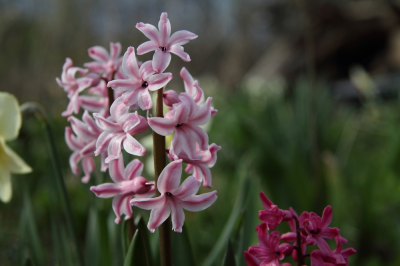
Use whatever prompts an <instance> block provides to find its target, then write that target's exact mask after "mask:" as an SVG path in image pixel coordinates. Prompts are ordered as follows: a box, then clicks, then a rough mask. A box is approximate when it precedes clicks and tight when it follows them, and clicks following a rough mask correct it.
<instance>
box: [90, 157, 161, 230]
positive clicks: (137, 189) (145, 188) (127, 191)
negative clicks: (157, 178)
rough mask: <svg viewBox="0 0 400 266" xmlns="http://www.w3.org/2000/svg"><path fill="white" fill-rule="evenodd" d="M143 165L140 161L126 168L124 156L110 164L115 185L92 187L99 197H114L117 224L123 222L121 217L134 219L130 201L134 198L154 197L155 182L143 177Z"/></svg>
mask: <svg viewBox="0 0 400 266" xmlns="http://www.w3.org/2000/svg"><path fill="white" fill-rule="evenodd" d="M142 171H143V163H141V162H140V161H139V160H138V159H135V160H133V161H131V162H130V163H129V164H128V165H127V166H126V168H125V167H124V159H123V157H122V154H120V155H119V157H118V159H116V160H112V161H111V162H110V163H109V173H110V177H111V179H112V180H113V181H114V183H105V184H101V185H98V186H92V187H90V190H91V191H93V192H94V193H95V194H96V196H97V197H100V198H111V197H114V199H113V202H112V207H113V210H114V213H115V215H116V216H117V218H116V219H115V223H117V224H119V223H120V222H121V215H122V214H125V220H128V219H130V218H131V217H132V207H131V205H130V204H129V201H130V200H131V199H132V197H144V198H148V197H152V196H153V195H154V192H155V189H154V182H148V181H147V179H146V178H144V177H142V176H141V174H142Z"/></svg>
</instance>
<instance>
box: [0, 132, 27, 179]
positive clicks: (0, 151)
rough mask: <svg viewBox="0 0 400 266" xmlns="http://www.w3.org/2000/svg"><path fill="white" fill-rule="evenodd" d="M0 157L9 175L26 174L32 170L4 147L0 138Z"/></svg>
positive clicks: (3, 142)
mask: <svg viewBox="0 0 400 266" xmlns="http://www.w3.org/2000/svg"><path fill="white" fill-rule="evenodd" d="M0 156H4V158H3V160H4V162H5V163H6V165H7V168H8V169H9V171H10V172H11V173H14V174H27V173H30V172H32V168H31V167H30V166H29V165H27V164H26V163H25V162H24V160H22V159H21V158H20V157H19V156H18V155H17V154H16V153H15V152H14V151H13V150H11V149H10V148H9V147H8V146H7V145H6V143H5V141H4V139H3V138H0Z"/></svg>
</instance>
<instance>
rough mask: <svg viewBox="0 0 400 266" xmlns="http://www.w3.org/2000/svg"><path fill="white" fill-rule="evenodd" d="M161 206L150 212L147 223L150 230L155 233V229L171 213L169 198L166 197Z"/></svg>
mask: <svg viewBox="0 0 400 266" xmlns="http://www.w3.org/2000/svg"><path fill="white" fill-rule="evenodd" d="M160 205H161V206H159V207H156V208H155V209H152V210H151V212H150V219H149V222H148V224H147V228H148V229H149V230H150V232H152V233H154V231H155V229H156V228H157V227H159V226H160V225H161V224H162V223H163V222H164V221H165V220H166V219H167V218H168V216H169V215H170V213H171V208H170V205H169V204H168V198H165V197H164V200H163V202H162V204H160Z"/></svg>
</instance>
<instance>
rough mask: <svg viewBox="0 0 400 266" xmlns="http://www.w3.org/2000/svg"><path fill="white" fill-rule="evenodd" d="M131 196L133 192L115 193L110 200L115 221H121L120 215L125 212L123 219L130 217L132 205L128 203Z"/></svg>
mask: <svg viewBox="0 0 400 266" xmlns="http://www.w3.org/2000/svg"><path fill="white" fill-rule="evenodd" d="M132 197H133V193H127V194H120V195H116V196H115V197H114V199H113V202H112V208H113V210H114V213H115V215H116V216H117V218H116V219H115V223H116V224H119V223H120V222H121V215H122V214H125V220H128V219H129V218H131V217H132V207H131V205H130V204H129V201H130V199H131V198H132Z"/></svg>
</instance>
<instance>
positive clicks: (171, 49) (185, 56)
mask: <svg viewBox="0 0 400 266" xmlns="http://www.w3.org/2000/svg"><path fill="white" fill-rule="evenodd" d="M168 52H171V53H173V54H176V55H177V56H179V57H180V58H181V59H182V60H183V61H185V62H190V56H189V54H188V53H185V52H184V49H183V47H182V46H180V45H172V46H171V47H169V49H168Z"/></svg>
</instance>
